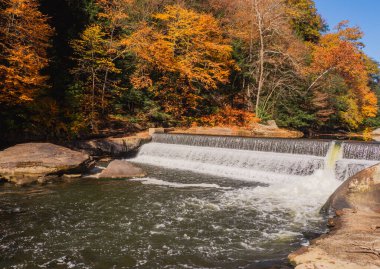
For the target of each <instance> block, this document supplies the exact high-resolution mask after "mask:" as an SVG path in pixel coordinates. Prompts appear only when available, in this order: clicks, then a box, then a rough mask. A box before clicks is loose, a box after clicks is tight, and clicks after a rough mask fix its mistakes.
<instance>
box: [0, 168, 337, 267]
mask: <svg viewBox="0 0 380 269" xmlns="http://www.w3.org/2000/svg"><path fill="white" fill-rule="evenodd" d="M140 166H142V167H143V168H144V169H145V170H146V171H147V172H148V177H147V178H145V179H141V180H98V179H81V180H79V181H74V182H66V183H54V184H49V185H45V186H30V187H24V188H17V187H14V186H11V185H0V268H260V269H261V268H269V267H270V266H271V265H272V264H279V263H285V261H286V256H287V255H288V253H289V252H291V251H293V250H295V249H297V248H299V247H300V246H301V245H302V244H307V242H308V238H309V237H310V236H313V235H315V233H320V232H324V231H325V228H324V227H325V220H324V219H323V218H322V217H321V216H320V215H319V214H318V210H319V208H320V206H322V204H323V202H324V201H325V199H326V198H327V196H328V195H329V192H330V191H326V190H325V189H324V187H323V186H324V185H326V188H327V187H328V188H329V189H332V191H333V190H334V188H335V187H336V185H334V186H332V185H331V184H332V183H331V182H332V181H331V180H329V179H327V177H326V176H323V175H320V176H318V175H313V176H306V177H303V180H302V181H299V182H298V183H296V184H293V185H292V186H289V185H288V184H286V183H279V184H264V183H257V182H255V181H242V180H236V179H231V178H224V177H217V176H211V175H206V174H198V173H195V172H191V171H181V170H176V169H166V168H160V167H157V166H150V165H146V164H142V165H140ZM289 177H292V176H289ZM295 177H296V176H295ZM295 180H297V178H295ZM292 182H293V183H294V181H292ZM326 182H328V183H326ZM325 183H326V184H325ZM334 184H338V183H334ZM319 189H321V191H319ZM332 191H331V192H332Z"/></svg>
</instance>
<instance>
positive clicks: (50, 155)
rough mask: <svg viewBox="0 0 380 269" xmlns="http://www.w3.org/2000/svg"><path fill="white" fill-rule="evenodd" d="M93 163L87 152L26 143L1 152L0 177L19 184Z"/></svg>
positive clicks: (42, 179) (75, 172)
mask: <svg viewBox="0 0 380 269" xmlns="http://www.w3.org/2000/svg"><path fill="white" fill-rule="evenodd" d="M91 165H92V160H91V158H90V156H89V155H88V154H84V153H82V152H77V151H73V150H70V149H68V148H64V147H61V146H57V145H53V144H50V143H27V144H19V145H16V146H14V147H10V148H8V149H6V150H4V151H1V152H0V178H2V179H5V180H7V181H10V182H13V183H16V184H18V185H24V184H29V183H33V182H40V183H43V182H45V181H47V180H49V179H52V178H56V177H58V176H62V175H64V174H65V175H69V174H78V173H82V172H84V171H85V170H87V169H88V168H89V167H90V166H91Z"/></svg>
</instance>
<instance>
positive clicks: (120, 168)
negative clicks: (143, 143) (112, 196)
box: [98, 160, 146, 179]
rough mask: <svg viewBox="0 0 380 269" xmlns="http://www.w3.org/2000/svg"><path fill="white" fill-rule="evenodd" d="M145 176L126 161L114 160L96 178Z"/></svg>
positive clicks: (139, 169)
mask: <svg viewBox="0 0 380 269" xmlns="http://www.w3.org/2000/svg"><path fill="white" fill-rule="evenodd" d="M145 176H146V173H145V172H144V170H142V169H141V168H139V167H136V166H134V165H133V164H131V163H129V162H127V161H122V160H115V161H112V162H111V163H110V164H109V165H108V167H107V168H106V169H104V170H103V172H101V173H100V175H99V176H98V178H113V179H122V178H136V177H145Z"/></svg>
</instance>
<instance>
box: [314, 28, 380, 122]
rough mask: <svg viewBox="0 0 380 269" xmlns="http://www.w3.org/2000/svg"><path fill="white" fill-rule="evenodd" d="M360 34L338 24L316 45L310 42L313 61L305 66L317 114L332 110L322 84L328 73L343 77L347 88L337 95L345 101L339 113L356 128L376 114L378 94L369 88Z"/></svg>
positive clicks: (327, 113) (332, 111) (328, 113)
mask: <svg viewBox="0 0 380 269" xmlns="http://www.w3.org/2000/svg"><path fill="white" fill-rule="evenodd" d="M362 36H363V33H362V32H361V31H360V29H359V28H357V27H353V28H351V27H348V26H347V22H342V23H340V24H339V25H338V26H337V28H336V32H334V33H328V34H325V35H323V36H322V37H321V40H320V42H319V44H317V45H312V63H311V65H310V66H309V67H308V68H307V73H308V75H310V76H311V78H312V83H311V85H310V87H309V89H308V90H313V91H314V96H315V99H314V104H315V106H316V107H319V108H320V110H319V111H318V112H317V113H319V114H320V115H319V116H321V117H325V118H327V117H329V116H330V115H331V114H333V113H335V111H334V110H333V109H331V108H330V107H329V102H328V99H329V98H330V96H329V94H328V93H325V92H323V88H324V86H325V85H324V83H326V81H328V78H329V76H337V75H338V76H339V77H341V78H342V79H343V81H344V83H345V86H346V89H347V90H346V92H345V93H343V94H340V96H338V99H339V101H340V102H341V103H343V104H344V105H343V108H342V109H341V110H340V111H338V113H339V116H340V118H341V119H342V120H343V121H344V122H345V123H346V124H347V126H348V127H349V128H351V129H356V128H358V127H359V125H360V124H361V123H362V122H363V120H364V119H365V118H370V117H376V115H377V97H376V95H375V93H374V92H372V91H371V88H370V87H369V72H368V71H369V70H368V67H367V65H366V56H365V54H364V53H363V52H362V50H361V48H362V44H361V43H360V41H359V40H360V39H361V38H362Z"/></svg>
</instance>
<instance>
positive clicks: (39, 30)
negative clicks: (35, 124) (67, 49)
mask: <svg viewBox="0 0 380 269" xmlns="http://www.w3.org/2000/svg"><path fill="white" fill-rule="evenodd" d="M0 4H1V5H2V6H3V7H4V9H1V10H0V46H1V49H0V104H12V105H13V104H20V103H25V102H29V101H32V100H33V96H34V95H35V93H36V91H38V90H39V89H41V88H43V87H46V81H47V77H46V76H44V75H43V74H42V73H41V70H42V69H44V68H45V67H47V65H48V57H47V49H48V47H49V39H50V37H51V36H52V34H53V29H52V28H51V27H50V26H49V25H48V23H47V21H48V18H47V17H46V16H45V15H43V14H42V13H41V12H40V11H39V9H38V8H39V6H38V1H36V0H0Z"/></svg>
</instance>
